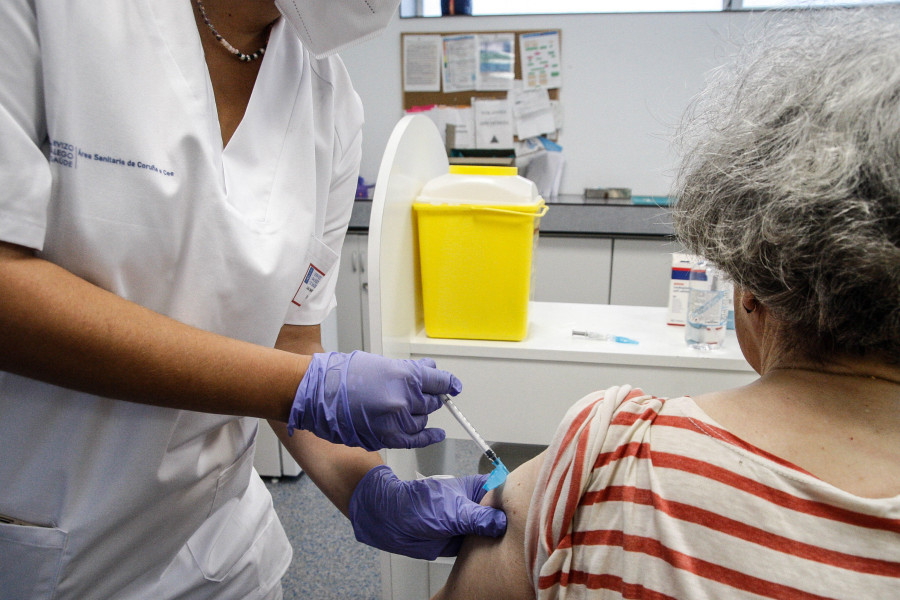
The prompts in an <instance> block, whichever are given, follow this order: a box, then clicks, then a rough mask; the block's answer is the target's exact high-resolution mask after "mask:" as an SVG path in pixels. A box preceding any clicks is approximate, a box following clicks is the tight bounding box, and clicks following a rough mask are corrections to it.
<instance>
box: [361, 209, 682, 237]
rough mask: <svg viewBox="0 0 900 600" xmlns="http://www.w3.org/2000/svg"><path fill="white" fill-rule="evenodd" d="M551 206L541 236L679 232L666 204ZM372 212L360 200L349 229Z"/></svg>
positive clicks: (664, 234)
mask: <svg viewBox="0 0 900 600" xmlns="http://www.w3.org/2000/svg"><path fill="white" fill-rule="evenodd" d="M548 207H549V208H548V210H547V214H546V215H545V216H544V217H543V218H541V223H540V232H541V235H548V236H556V235H559V236H602V237H611V236H628V237H631V236H634V237H653V238H665V237H672V236H673V235H674V234H675V231H674V229H673V228H672V218H671V213H670V212H669V209H668V208H666V207H659V206H633V205H622V204H589V203H580V204H575V203H556V202H551V203H548ZM371 213H372V201H371V200H360V199H357V200H356V201H355V202H354V204H353V212H352V214H351V216H350V226H349V228H348V230H349V231H351V232H354V233H365V232H367V231H368V230H369V218H370V216H371Z"/></svg>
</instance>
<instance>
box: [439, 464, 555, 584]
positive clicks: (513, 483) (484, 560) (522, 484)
mask: <svg viewBox="0 0 900 600" xmlns="http://www.w3.org/2000/svg"><path fill="white" fill-rule="evenodd" d="M543 462H544V453H541V454H540V455H538V456H536V457H535V458H533V459H531V460H530V461H528V462H526V463H525V464H523V465H522V466H521V467H519V468H517V469H515V470H514V471H513V472H512V473H510V474H509V477H507V479H506V483H504V484H503V485H502V486H500V487H499V488H496V489H494V490H491V491H490V492H488V493H487V494H486V495H485V497H484V498H483V499H482V500H481V504H485V505H489V506H494V507H495V508H500V509H501V510H503V512H505V513H506V519H507V527H506V533H505V534H504V535H503V537H500V538H489V537H483V536H475V535H470V536H468V537H467V538H466V539H465V541H464V542H463V545H462V548H461V549H460V551H459V556H457V558H456V562H455V563H454V565H453V570H452V571H451V572H450V577H449V578H448V579H447V583H446V584H445V585H444V587H443V588H442V589H441V590H440V591H439V592H438V593H437V594H436V595H435V596H434V598H432V600H446V599H450V598H460V599H466V600H476V599H479V598H484V599H488V600H504V599H509V600H521V599H522V598H534V597H535V593H534V588H533V587H532V585H531V581H530V580H529V579H528V571H527V570H526V568H525V521H526V517H527V516H528V506H529V504H530V503H531V495H532V492H533V491H534V484H535V480H536V479H537V475H538V472H539V471H540V468H541V465H542V464H543ZM498 567H499V568H498Z"/></svg>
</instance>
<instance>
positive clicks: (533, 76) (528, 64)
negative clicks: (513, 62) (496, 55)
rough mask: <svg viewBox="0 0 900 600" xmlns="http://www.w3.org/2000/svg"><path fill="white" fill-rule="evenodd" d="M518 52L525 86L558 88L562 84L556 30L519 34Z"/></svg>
mask: <svg viewBox="0 0 900 600" xmlns="http://www.w3.org/2000/svg"><path fill="white" fill-rule="evenodd" d="M519 52H520V53H521V56H522V80H523V81H524V82H525V85H526V86H527V87H543V88H558V87H560V86H561V85H562V67H561V66H560V63H561V61H560V48H559V32H558V31H539V32H536V33H523V34H521V35H520V36H519Z"/></svg>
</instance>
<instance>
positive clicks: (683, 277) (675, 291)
mask: <svg viewBox="0 0 900 600" xmlns="http://www.w3.org/2000/svg"><path fill="white" fill-rule="evenodd" d="M693 262H694V256H693V255H691V254H685V253H683V252H673V253H672V275H671V277H670V279H669V316H668V321H667V323H668V324H669V325H682V326H683V325H684V324H685V321H686V320H687V306H688V293H689V292H690V289H691V263H693Z"/></svg>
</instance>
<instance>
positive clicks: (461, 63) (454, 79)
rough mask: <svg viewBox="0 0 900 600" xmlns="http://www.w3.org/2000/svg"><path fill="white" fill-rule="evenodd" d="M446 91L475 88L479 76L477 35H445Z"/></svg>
mask: <svg viewBox="0 0 900 600" xmlns="http://www.w3.org/2000/svg"><path fill="white" fill-rule="evenodd" d="M442 41H443V48H444V50H443V74H444V77H443V81H444V93H445V94H447V93H452V92H463V91H471V90H474V89H475V83H476V79H477V76H478V44H477V37H476V36H475V35H456V36H444V37H443V40H442Z"/></svg>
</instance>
